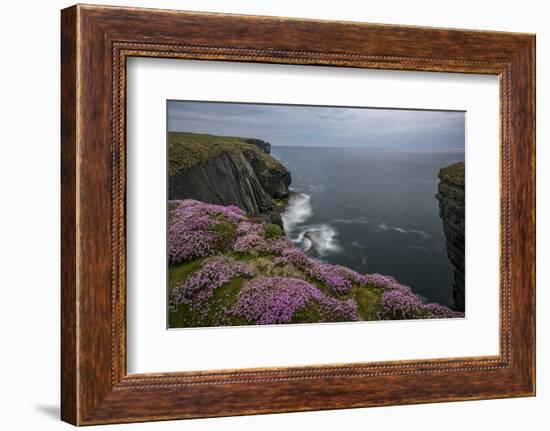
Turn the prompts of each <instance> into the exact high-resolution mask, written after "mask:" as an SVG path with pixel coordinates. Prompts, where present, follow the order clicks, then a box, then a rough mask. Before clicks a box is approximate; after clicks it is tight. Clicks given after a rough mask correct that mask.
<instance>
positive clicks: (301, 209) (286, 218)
mask: <svg viewBox="0 0 550 431" xmlns="http://www.w3.org/2000/svg"><path fill="white" fill-rule="evenodd" d="M312 215H313V209H312V207H311V196H309V195H306V194H305V193H296V194H294V195H292V196H291V197H290V199H289V201H288V205H287V207H286V209H285V212H284V213H283V226H284V228H285V232H286V233H287V234H288V235H292V234H293V232H294V229H295V227H296V226H297V225H299V224H302V223H305V222H306V221H307V220H309V219H310V218H311V216H312Z"/></svg>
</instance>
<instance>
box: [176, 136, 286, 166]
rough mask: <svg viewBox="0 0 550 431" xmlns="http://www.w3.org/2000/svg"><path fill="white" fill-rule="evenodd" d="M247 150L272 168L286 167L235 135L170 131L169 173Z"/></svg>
mask: <svg viewBox="0 0 550 431" xmlns="http://www.w3.org/2000/svg"><path fill="white" fill-rule="evenodd" d="M242 151H245V152H247V153H249V154H250V155H252V156H253V157H255V158H258V159H260V160H261V161H263V162H264V164H265V165H266V166H267V167H269V168H272V169H281V168H282V169H284V167H282V165H281V164H280V163H279V162H278V161H277V160H275V159H274V158H273V157H271V156H270V155H269V154H266V153H264V152H263V151H262V150H260V149H259V148H258V147H256V146H255V145H254V144H249V143H248V142H246V141H244V138H239V137H235V136H217V135H209V134H201V133H187V132H168V159H169V168H168V171H169V174H170V175H175V174H177V173H178V172H181V171H184V170H186V169H189V168H190V167H191V166H194V165H196V164H197V163H200V162H203V161H205V160H210V159H212V158H214V157H217V156H219V155H221V154H223V153H227V154H237V153H239V152H242Z"/></svg>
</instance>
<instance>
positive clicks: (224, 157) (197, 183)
mask: <svg viewBox="0 0 550 431" xmlns="http://www.w3.org/2000/svg"><path fill="white" fill-rule="evenodd" d="M231 139H234V138H231ZM262 142H263V141H262ZM169 151H170V169H169V171H170V176H169V191H168V195H169V196H168V197H169V199H170V200H175V199H196V200H199V201H202V202H208V203H211V204H216V205H224V206H227V205H235V206H237V207H239V208H242V209H243V210H245V211H246V212H247V213H248V214H249V215H252V216H256V217H259V218H260V219H262V220H264V221H266V222H268V223H273V224H277V225H280V226H282V219H281V215H280V214H279V213H278V212H277V211H276V209H275V207H274V205H273V199H281V198H285V197H287V196H288V194H289V190H288V186H289V185H290V172H288V170H287V169H286V168H285V167H284V166H283V165H282V164H281V163H279V162H278V161H277V160H275V159H274V158H273V157H271V156H269V155H267V154H266V153H265V150H263V149H262V148H260V147H259V146H258V145H256V144H251V143H248V142H246V140H242V141H241V142H237V143H236V142H233V141H232V142H224V141H223V140H221V141H220V140H218V141H213V142H210V143H202V142H190V141H189V140H185V139H183V140H182V137H181V134H180V136H179V140H177V141H171V142H170V149H169ZM172 152H173V153H174V154H175V155H174V157H172ZM180 154H183V155H184V156H185V155H187V156H188V157H187V158H186V159H185V163H180V162H181V160H180V158H179V157H178V156H179V155H180Z"/></svg>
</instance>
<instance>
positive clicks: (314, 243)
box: [282, 193, 341, 256]
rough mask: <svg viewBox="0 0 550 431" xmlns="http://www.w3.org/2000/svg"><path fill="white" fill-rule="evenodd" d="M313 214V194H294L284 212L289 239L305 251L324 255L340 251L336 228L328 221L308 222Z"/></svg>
mask: <svg viewBox="0 0 550 431" xmlns="http://www.w3.org/2000/svg"><path fill="white" fill-rule="evenodd" d="M312 216H313V208H312V206H311V196H309V195H308V194H306V193H296V194H294V195H293V196H292V197H291V198H290V199H289V202H288V206H287V207H286V209H285V212H284V213H283V216H282V217H283V226H284V228H285V232H286V234H287V236H288V237H289V239H290V240H291V241H292V242H294V243H295V244H296V245H297V246H299V247H300V248H301V249H302V250H304V251H311V252H315V253H316V254H318V255H319V256H323V255H325V254H326V253H328V252H336V251H340V250H341V248H340V246H339V245H338V242H337V238H336V236H337V232H336V230H335V229H334V228H333V227H331V226H330V225H328V224H326V223H320V224H311V225H309V224H307V221H308V220H309V219H310V218H311V217H312Z"/></svg>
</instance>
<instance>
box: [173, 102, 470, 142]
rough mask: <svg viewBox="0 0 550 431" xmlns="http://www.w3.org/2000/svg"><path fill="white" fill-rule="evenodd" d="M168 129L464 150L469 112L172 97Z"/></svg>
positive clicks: (268, 138) (282, 139)
mask: <svg viewBox="0 0 550 431" xmlns="http://www.w3.org/2000/svg"><path fill="white" fill-rule="evenodd" d="M168 130H169V131H177V132H193V133H209V134H213V135H224V136H240V137H245V138H258V139H262V140H264V141H267V142H270V143H271V144H272V145H275V146H299V147H306V146H307V147H346V148H388V149H402V150H436V149H437V150H448V151H455V150H464V141H465V137H464V133H465V113H464V112H457V111H421V110H405V109H373V108H347V107H324V106H303V105H267V104H244V103H221V102H196V101H169V102H168Z"/></svg>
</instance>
